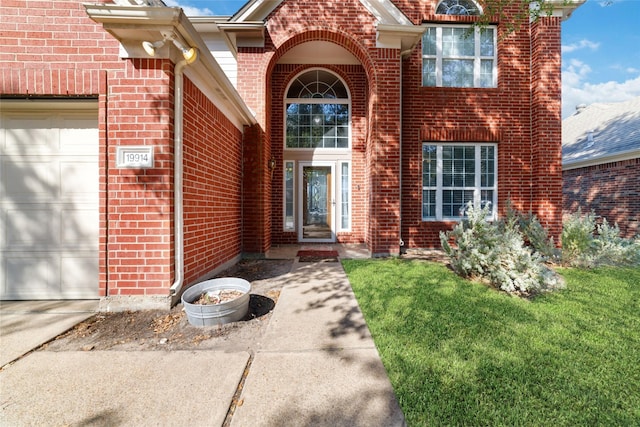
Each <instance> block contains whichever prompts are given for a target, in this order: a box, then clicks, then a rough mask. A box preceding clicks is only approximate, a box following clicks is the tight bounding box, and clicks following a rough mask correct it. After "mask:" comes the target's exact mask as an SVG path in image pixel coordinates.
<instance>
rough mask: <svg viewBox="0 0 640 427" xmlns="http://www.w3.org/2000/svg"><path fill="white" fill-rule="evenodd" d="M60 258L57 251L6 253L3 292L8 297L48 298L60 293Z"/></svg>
mask: <svg viewBox="0 0 640 427" xmlns="http://www.w3.org/2000/svg"><path fill="white" fill-rule="evenodd" d="M59 262H60V261H59V258H58V256H57V254H55V253H46V252H45V253H39V254H33V253H32V254H30V256H29V257H25V256H24V255H20V254H19V255H13V254H6V256H5V260H4V265H3V267H4V269H3V270H4V277H3V283H2V285H3V294H4V295H5V298H6V299H47V298H51V296H52V295H59V294H60V287H61V284H60V281H59V271H60V268H59Z"/></svg>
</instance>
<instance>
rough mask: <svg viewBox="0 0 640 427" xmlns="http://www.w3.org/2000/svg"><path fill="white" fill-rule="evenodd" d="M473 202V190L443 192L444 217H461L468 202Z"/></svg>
mask: <svg viewBox="0 0 640 427" xmlns="http://www.w3.org/2000/svg"><path fill="white" fill-rule="evenodd" d="M470 201H473V190H443V191H442V216H443V217H449V218H453V217H460V216H463V215H464V210H465V208H466V205H467V203H468V202H470Z"/></svg>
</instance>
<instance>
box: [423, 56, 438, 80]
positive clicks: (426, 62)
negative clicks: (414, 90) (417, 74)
mask: <svg viewBox="0 0 640 427" xmlns="http://www.w3.org/2000/svg"><path fill="white" fill-rule="evenodd" d="M422 85H423V86H435V85H436V60H435V59H423V60H422Z"/></svg>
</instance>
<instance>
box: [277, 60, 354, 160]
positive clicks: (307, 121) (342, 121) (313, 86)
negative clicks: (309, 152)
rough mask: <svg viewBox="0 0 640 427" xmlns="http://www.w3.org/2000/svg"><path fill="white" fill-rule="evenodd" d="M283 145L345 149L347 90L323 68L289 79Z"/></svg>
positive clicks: (347, 124)
mask: <svg viewBox="0 0 640 427" xmlns="http://www.w3.org/2000/svg"><path fill="white" fill-rule="evenodd" d="M285 104H286V137H285V140H286V148H306V149H316V148H334V149H335V148H349V91H348V90H347V87H346V86H345V84H344V83H343V82H342V80H341V79H340V78H339V77H338V76H336V75H335V74H333V73H331V72H330V71H327V70H322V69H314V70H311V71H306V72H304V73H302V74H300V75H299V76H298V77H296V78H295V79H293V81H292V82H291V85H290V86H289V89H288V90H287V95H286V99H285Z"/></svg>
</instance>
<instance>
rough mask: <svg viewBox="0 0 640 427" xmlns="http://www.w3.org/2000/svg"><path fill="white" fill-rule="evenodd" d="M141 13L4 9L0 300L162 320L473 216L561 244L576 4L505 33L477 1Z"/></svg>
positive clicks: (133, 7) (126, 8)
mask: <svg viewBox="0 0 640 427" xmlns="http://www.w3.org/2000/svg"><path fill="white" fill-rule="evenodd" d="M138 3H141V2H136V1H133V0H119V1H118V2H117V4H114V3H98V4H91V5H89V4H85V5H83V4H82V3H80V2H76V1H61V0H56V1H52V2H34V1H27V0H6V1H3V3H2V5H0V15H1V16H3V19H2V20H0V46H1V50H0V55H1V56H0V58H1V59H2V65H0V67H1V69H0V93H1V96H2V98H1V100H0V101H1V105H0V106H1V111H2V113H1V116H0V120H2V123H1V127H0V130H1V132H2V134H1V135H0V150H1V151H0V168H1V169H0V176H2V186H1V187H0V192H1V193H0V208H1V210H2V214H1V215H2V216H1V217H0V221H2V223H1V224H0V225H1V226H2V228H3V232H2V234H1V235H0V236H1V237H0V239H1V240H0V257H1V258H0V261H1V262H2V269H1V270H0V271H1V272H0V283H1V286H2V288H1V293H0V297H1V298H3V299H32V298H96V297H100V298H101V299H102V301H103V303H104V307H103V308H105V309H110V310H111V309H113V310H116V309H119V308H122V307H124V308H129V307H132V306H148V307H151V306H163V307H164V306H167V305H168V304H170V303H171V302H172V301H175V300H176V298H177V297H178V296H179V294H180V291H181V290H183V289H184V287H186V286H188V285H191V284H193V283H196V282H197V281H198V280H201V279H202V278H204V277H206V276H208V275H210V274H212V272H214V271H217V270H220V269H222V268H224V267H226V266H229V265H232V264H233V263H235V262H237V261H238V260H239V259H240V258H241V257H242V256H243V255H246V254H254V255H255V254H258V255H260V254H264V253H266V252H267V251H268V250H269V249H270V248H271V247H272V246H274V245H281V244H299V243H305V244H306V243H309V244H312V243H333V242H336V243H344V244H349V243H361V244H366V245H367V247H368V248H369V250H370V252H371V254H372V256H386V255H398V254H399V253H400V252H401V250H402V248H428V247H438V246H439V237H438V233H439V231H440V230H446V229H450V228H451V227H452V226H453V225H454V224H455V223H456V222H457V221H459V219H460V218H461V214H462V213H461V208H462V207H463V206H464V205H465V204H466V202H468V201H474V202H476V203H482V204H486V203H490V205H491V207H492V210H493V213H492V214H493V215H494V216H497V215H500V214H502V213H503V212H504V209H505V205H506V201H507V200H510V201H511V203H512V204H513V205H514V206H515V207H516V208H518V209H521V210H525V211H532V212H533V213H535V214H536V215H537V216H538V217H539V218H540V219H541V221H542V223H543V224H544V225H545V226H546V227H548V228H549V230H550V231H551V234H552V235H554V236H557V235H558V234H559V233H560V230H561V218H562V216H561V214H562V175H561V173H562V172H561V144H560V136H561V120H560V87H561V84H560V76H561V74H560V27H561V21H562V20H563V19H566V18H567V17H568V16H569V15H570V13H571V12H572V11H573V10H574V9H575V8H576V7H578V6H579V5H580V4H581V3H582V0H576V1H575V2H570V3H569V4H567V3H566V2H564V1H557V2H552V4H553V5H554V11H553V14H551V15H549V16H543V17H541V18H540V19H538V20H536V21H535V22H531V23H530V22H529V21H528V20H527V19H526V18H525V19H521V21H520V22H519V24H520V25H519V26H518V27H517V29H516V30H515V31H514V32H508V31H507V30H506V27H507V25H506V22H502V21H501V20H502V19H504V18H500V17H496V18H495V19H493V20H490V23H489V24H488V25H483V26H473V25H472V24H473V23H474V22H478V21H479V20H480V19H481V17H480V15H482V8H481V7H480V6H479V5H478V4H476V3H475V2H473V1H472V0H456V1H448V0H445V1H438V0H422V1H406V0H394V1H389V0H345V1H341V2H320V3H318V2H315V1H306V0H299V1H286V0H285V1H282V0H280V1H273V0H271V1H265V0H253V1H249V2H248V3H247V4H246V5H245V6H244V7H243V8H242V9H240V10H239V11H238V12H237V13H236V14H235V15H233V16H232V17H193V18H188V17H186V16H185V15H184V13H183V12H182V10H181V9H180V8H170V7H166V6H164V5H163V4H162V3H161V2H159V1H153V2H150V3H151V5H139V4H138ZM521 6H522V5H521V4H515V2H514V4H511V5H509V6H507V8H506V9H505V10H504V16H506V17H513V16H516V15H517V14H518V13H519V12H521V10H520V7H521Z"/></svg>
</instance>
